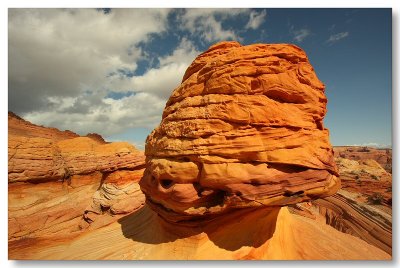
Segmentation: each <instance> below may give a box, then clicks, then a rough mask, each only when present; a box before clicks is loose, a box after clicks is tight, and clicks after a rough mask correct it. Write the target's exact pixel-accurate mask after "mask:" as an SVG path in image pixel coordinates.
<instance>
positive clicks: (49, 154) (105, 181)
mask: <svg viewBox="0 0 400 268" xmlns="http://www.w3.org/2000/svg"><path fill="white" fill-rule="evenodd" d="M8 119H9V122H8V123H9V126H8V131H9V133H8V134H9V135H8V204H9V206H8V225H9V228H8V235H9V242H10V243H11V244H13V245H14V246H15V247H17V248H18V249H19V250H21V251H22V252H24V245H25V243H26V241H36V239H39V238H40V239H44V238H45V237H46V239H47V240H48V241H52V240H53V239H56V238H57V239H71V238H72V237H73V236H74V235H78V234H79V233H80V231H81V230H82V229H86V228H88V227H91V228H92V227H93V226H97V227H100V226H102V225H104V224H109V223H110V222H113V221H116V220H117V219H118V218H119V217H121V216H123V215H125V214H128V213H131V212H133V211H135V210H137V209H139V208H140V207H141V206H142V205H143V204H144V195H143V194H142V192H141V191H140V188H139V185H138V181H139V179H140V178H141V177H142V174H143V167H144V154H143V153H142V152H140V151H138V150H137V149H136V148H134V147H133V146H132V145H131V144H129V143H126V142H115V143H106V142H105V141H104V139H103V138H102V137H101V136H100V135H98V134H90V135H88V136H87V137H80V136H78V135H77V134H75V133H73V134H71V133H72V132H69V131H67V132H65V131H59V130H57V129H54V128H45V127H41V126H36V125H34V124H31V123H29V122H27V121H25V120H23V119H22V118H20V117H18V116H16V115H15V114H12V113H9V117H8Z"/></svg>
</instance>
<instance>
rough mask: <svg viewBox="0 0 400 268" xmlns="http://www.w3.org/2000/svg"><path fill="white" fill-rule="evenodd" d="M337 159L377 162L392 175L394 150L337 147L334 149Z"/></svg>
mask: <svg viewBox="0 0 400 268" xmlns="http://www.w3.org/2000/svg"><path fill="white" fill-rule="evenodd" d="M333 151H334V153H335V157H340V158H346V159H350V160H355V161H360V160H369V159H372V160H375V161H376V162H378V163H379V165H381V166H382V167H383V168H384V169H385V170H386V171H387V172H389V173H392V149H391V148H386V149H381V148H374V147H367V146H335V147H334V148H333Z"/></svg>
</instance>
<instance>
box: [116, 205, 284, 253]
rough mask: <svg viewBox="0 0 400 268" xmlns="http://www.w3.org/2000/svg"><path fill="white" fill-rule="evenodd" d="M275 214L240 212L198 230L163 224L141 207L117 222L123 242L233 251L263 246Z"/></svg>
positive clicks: (276, 210)
mask: <svg viewBox="0 0 400 268" xmlns="http://www.w3.org/2000/svg"><path fill="white" fill-rule="evenodd" d="M278 213H279V208H273V209H270V208H261V209H240V210H236V211H231V212H229V213H226V214H223V215H221V216H219V217H216V218H214V219H213V220H211V221H209V222H207V223H203V224H201V225H199V226H194V227H193V226H191V227H188V226H182V225H180V224H172V223H169V222H166V221H165V220H163V219H162V218H161V217H159V216H158V215H157V213H156V212H154V211H153V210H151V209H150V208H149V207H148V206H147V205H145V206H143V207H142V208H141V209H140V210H138V211H136V212H134V213H132V214H130V215H127V216H125V217H123V218H121V219H120V220H118V222H119V223H120V224H121V228H122V233H123V235H124V236H125V237H126V238H129V239H132V240H133V241H137V242H141V243H146V244H162V243H167V242H173V241H176V240H179V239H192V240H194V241H199V239H201V240H202V239H206V240H210V241H211V242H212V243H213V244H214V245H216V246H218V247H219V248H222V249H225V250H228V251H236V250H238V249H240V248H242V247H245V246H249V247H253V248H258V247H260V246H262V245H263V244H265V242H266V241H267V240H269V239H270V238H271V237H272V236H273V234H274V232H275V228H276V221H277V217H278ZM207 237H208V238H207Z"/></svg>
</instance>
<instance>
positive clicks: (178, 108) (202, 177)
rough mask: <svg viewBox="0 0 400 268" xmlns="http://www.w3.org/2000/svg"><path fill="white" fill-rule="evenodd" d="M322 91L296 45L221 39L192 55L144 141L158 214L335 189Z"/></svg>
mask: <svg viewBox="0 0 400 268" xmlns="http://www.w3.org/2000/svg"><path fill="white" fill-rule="evenodd" d="M326 103H327V99H326V96H325V94H324V85H323V84H322V83H321V82H320V81H319V80H318V78H317V76H316V75H315V73H314V70H313V68H312V66H311V65H310V63H309V61H308V59H307V56H306V54H305V52H304V51H303V50H301V49H300V48H299V47H296V46H294V45H287V44H255V45H249V46H241V45H240V44H239V43H237V42H222V43H218V44H216V45H213V46H211V47H210V48H209V49H208V50H207V51H206V52H204V53H202V54H201V55H199V56H198V57H197V58H196V59H195V60H194V61H193V63H192V64H191V65H190V66H189V68H188V69H187V71H186V73H185V75H184V77H183V80H182V83H181V85H180V86H179V87H177V88H176V89H175V90H174V91H173V93H172V95H171V96H170V98H169V100H168V102H167V104H166V107H165V109H164V112H163V116H162V122H161V123H160V125H159V126H158V127H157V128H156V129H155V130H154V131H153V132H152V133H151V134H150V135H149V136H148V138H147V141H146V151H145V154H146V170H145V173H144V176H143V178H142V179H141V181H140V186H141V189H142V191H143V192H144V193H145V195H146V198H147V203H148V204H149V205H150V206H151V207H152V208H153V209H154V210H156V211H157V213H158V214H159V215H161V216H162V217H163V218H164V219H166V220H168V221H172V222H179V221H185V222H187V221H186V220H194V219H205V218H207V217H208V216H212V215H217V214H220V213H223V212H225V211H228V210H230V209H232V208H244V207H257V206H282V205H287V204H293V203H298V202H302V201H306V200H311V199H315V198H320V197H326V196H329V195H332V194H334V193H335V192H336V191H337V190H338V189H339V188H340V180H339V178H338V171H337V168H336V166H335V162H334V158H333V150H332V147H331V145H330V143H329V132H328V130H327V129H326V128H324V126H323V118H324V116H325V113H326Z"/></svg>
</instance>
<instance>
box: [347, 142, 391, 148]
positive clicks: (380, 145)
mask: <svg viewBox="0 0 400 268" xmlns="http://www.w3.org/2000/svg"><path fill="white" fill-rule="evenodd" d="M347 146H358V147H361V146H366V147H376V148H392V145H390V144H380V143H377V142H367V143H362V144H351V145H347Z"/></svg>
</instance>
